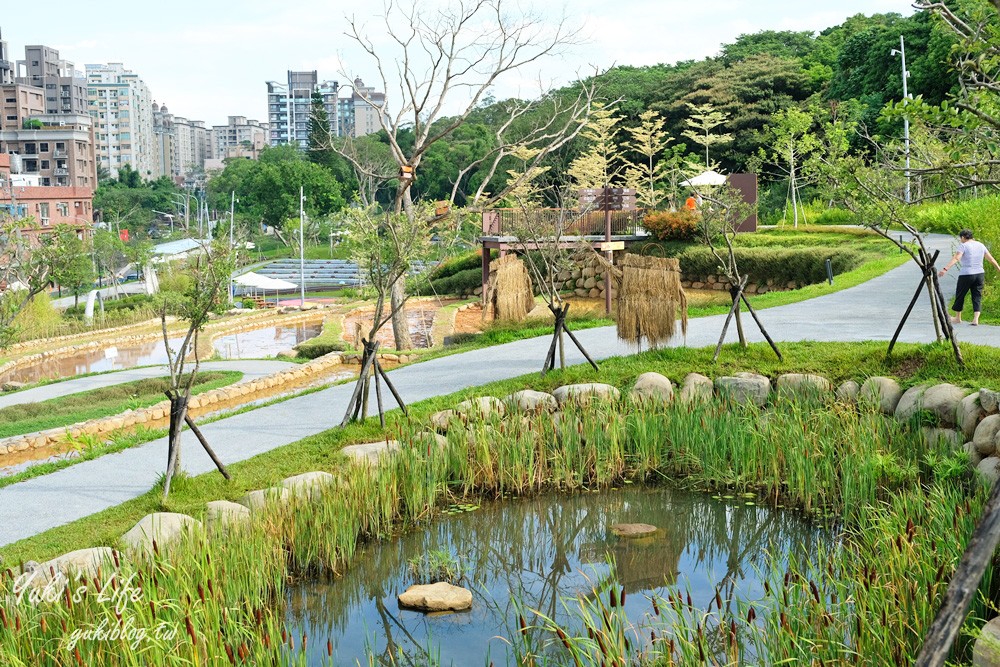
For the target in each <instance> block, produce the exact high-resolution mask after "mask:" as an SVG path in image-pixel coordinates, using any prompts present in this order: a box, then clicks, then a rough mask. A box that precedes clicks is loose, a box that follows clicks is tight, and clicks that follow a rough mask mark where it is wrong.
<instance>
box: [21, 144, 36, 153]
mask: <svg viewBox="0 0 1000 667" xmlns="http://www.w3.org/2000/svg"><path fill="white" fill-rule="evenodd" d="M37 152H38V151H37V149H36V148H35V144H34V142H30V143H26V144H24V154H25V155H34V154H35V153H37Z"/></svg>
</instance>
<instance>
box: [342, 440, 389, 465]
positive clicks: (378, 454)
mask: <svg viewBox="0 0 1000 667" xmlns="http://www.w3.org/2000/svg"><path fill="white" fill-rule="evenodd" d="M396 451H399V443H398V442H396V441H395V440H381V441H379V442H365V443H362V444H360V445H351V446H350V447H344V448H343V449H341V450H340V453H341V454H343V455H344V456H347V457H348V458H350V459H352V460H353V461H354V462H355V463H369V464H370V463H377V462H378V460H379V459H380V458H382V457H383V456H386V455H387V454H391V453H392V452H396Z"/></svg>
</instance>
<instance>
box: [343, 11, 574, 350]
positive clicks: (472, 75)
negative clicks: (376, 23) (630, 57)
mask: <svg viewBox="0 0 1000 667" xmlns="http://www.w3.org/2000/svg"><path fill="white" fill-rule="evenodd" d="M508 4H509V3H508V2H507V1H506V0H473V1H471V2H464V1H462V0H457V1H456V2H455V3H454V4H452V5H449V6H447V7H445V8H433V9H421V8H420V5H418V3H417V2H415V0H414V1H412V2H410V3H408V4H406V5H397V4H394V3H392V2H388V3H387V4H386V5H385V11H384V13H383V17H382V20H383V22H384V28H383V29H382V30H380V31H379V33H380V34H382V35H385V36H386V37H388V40H389V42H390V43H391V47H389V48H386V47H384V46H381V45H379V46H377V45H376V44H375V42H374V41H373V40H372V39H371V37H369V35H368V32H367V30H366V28H365V26H363V25H361V24H359V23H358V21H357V20H355V19H350V20H349V22H348V26H349V28H348V30H347V33H346V34H347V37H348V38H349V39H351V40H352V41H354V42H355V43H356V44H357V45H358V46H360V47H361V49H362V51H363V52H364V53H365V54H366V56H367V59H368V60H369V61H370V62H371V63H372V64H373V65H374V68H375V69H376V70H377V71H378V76H379V79H380V81H381V84H382V88H381V89H382V90H383V91H390V90H394V89H395V90H397V91H398V96H396V97H395V98H394V97H393V96H392V95H387V96H385V97H384V98H383V97H378V98H377V97H376V96H374V95H372V94H371V92H370V91H369V90H365V89H364V88H358V89H356V90H355V91H354V92H355V94H356V95H358V96H359V97H360V98H361V99H362V100H363V101H364V102H365V103H366V104H367V105H368V106H370V107H371V108H372V109H373V110H374V111H375V115H376V117H377V118H378V122H379V125H380V127H381V129H382V130H384V131H385V134H386V137H387V141H388V144H389V148H390V152H391V155H392V158H393V160H394V161H395V163H396V165H397V167H398V169H399V173H398V174H397V176H398V180H397V186H396V192H395V195H394V197H393V206H392V209H393V210H394V211H395V212H397V213H398V212H402V211H405V212H406V214H407V216H409V217H410V219H411V220H412V219H413V218H414V212H413V206H412V204H413V201H412V194H411V191H410V186H411V185H412V184H413V179H414V178H416V177H417V174H418V169H419V167H420V162H421V160H422V159H423V157H424V155H425V154H426V153H427V150H428V149H429V148H430V147H431V146H433V145H434V144H435V143H437V142H438V141H440V140H442V139H444V138H446V137H448V136H449V135H450V134H451V133H452V132H454V131H455V130H456V129H457V128H459V127H461V126H462V125H463V124H464V123H465V122H466V121H467V120H468V118H469V116H470V114H471V113H472V112H473V110H474V109H475V108H476V107H477V106H478V105H479V103H480V102H481V101H482V100H483V99H484V97H485V96H486V95H487V92H488V91H489V90H490V88H491V87H493V86H494V85H495V84H496V83H497V82H498V80H500V79H502V78H503V77H504V76H505V75H508V74H511V73H513V72H516V71H518V70H521V69H522V68H524V67H527V66H531V65H535V64H540V63H541V62H542V61H543V60H544V59H546V58H548V57H551V56H555V55H558V54H559V53H560V52H562V51H563V49H565V48H566V47H568V46H570V45H572V44H574V43H575V42H576V41H577V40H578V31H577V30H575V29H572V28H570V27H569V25H568V24H567V22H566V20H565V19H562V20H559V21H556V22H554V23H553V22H551V21H542V20H541V19H540V18H538V17H536V16H532V15H513V14H510V13H508V11H507V6H508ZM345 75H346V76H347V78H349V79H353V78H354V77H353V76H351V75H349V74H347V73H346V72H345ZM396 82H398V85H394V84H395V83H396ZM591 90H592V89H591ZM456 97H461V101H460V102H458V109H459V110H458V111H457V112H455V111H454V108H455V107H454V103H455V98H456ZM390 104H392V105H393V106H394V107H395V108H396V111H395V112H391V111H390ZM584 106H586V107H589V99H588V104H587V105H584ZM569 115H570V117H572V116H573V114H572V113H570V114H569ZM560 122H561V121H560ZM508 127H509V126H508ZM558 127H559V126H558V124H557V125H556V126H554V127H553V128H550V130H551V131H550V130H545V129H541V130H540V131H539V132H540V133H539V134H538V135H536V136H538V137H539V140H540V141H541V140H542V139H541V137H545V136H549V137H550V139H549V141H548V144H556V143H559V141H560V140H561V139H562V138H563V137H564V136H565V134H566V132H567V131H570V132H571V131H573V130H578V129H579V126H578V125H574V124H573V123H572V122H568V123H567V124H565V125H563V126H562V127H563V132H562V133H560V132H558V131H556V130H557V129H558ZM404 130H405V131H406V133H407V135H408V136H412V139H413V142H412V145H408V144H405V143H404V142H403V141H402V139H401V133H402V132H403V131H404ZM335 146H336V144H334V147H335ZM502 152H503V151H502V150H501V151H500V152H496V153H495V154H494V156H493V158H494V161H495V162H494V164H495V165H499V163H500V160H502V158H503V157H504V156H503V155H502ZM341 154H342V155H343V156H344V157H345V158H347V159H348V160H350V159H351V155H350V153H349V152H347V151H341ZM545 154H547V153H545ZM545 154H539V156H538V157H537V158H536V159H537V160H538V161H541V160H542V159H544V155H545ZM353 164H354V166H355V169H356V170H357V169H359V167H360V166H361V165H360V163H359V162H353ZM460 181H461V179H459V182H460ZM457 187H458V186H457V185H456V188H457ZM480 194H481V193H480ZM403 300H405V289H404V285H403V281H402V279H401V278H400V279H398V280H397V281H396V282H395V283H394V284H393V285H392V287H391V290H390V303H391V306H392V308H391V312H392V313H393V318H392V325H393V334H394V336H395V339H396V347H397V348H398V349H407V348H409V347H411V345H410V340H409V332H408V330H407V327H406V323H405V321H404V319H403V312H402V307H401V302H402V301H403Z"/></svg>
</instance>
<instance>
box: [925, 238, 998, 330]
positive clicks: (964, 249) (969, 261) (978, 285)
mask: <svg viewBox="0 0 1000 667" xmlns="http://www.w3.org/2000/svg"><path fill="white" fill-rule="evenodd" d="M958 239H959V240H960V241H961V242H962V245H960V246H959V248H958V252H956V253H955V256H954V257H952V258H951V261H950V262H948V264H947V265H945V267H944V268H943V269H941V270H940V271H939V272H938V275H939V276H943V275H944V274H946V273H947V272H948V269H950V268H951V267H952V266H954V265H955V264H956V263H961V267H962V269H961V271H959V274H958V285H957V286H956V287H955V303H953V304H952V305H951V311H952V312H953V313H954V315H952V318H951V321H952V322H954V323H956V324H958V323H959V322H961V321H962V309H963V308H965V295H966V294H968V293H969V292H972V322H971V324H972V326H976V325H977V324H979V312H980V311H981V310H982V307H983V284H984V283H985V282H986V270H985V269H984V268H983V260H984V259H988V260H989V261H990V263H991V264H992V265H993V266H995V267H996V270H997V271H1000V264H997V261H996V260H995V259H993V255H991V254H990V251H989V250H987V249H986V246H984V245H983V244H982V243H980V242H979V241H974V240H972V230H970V229H963V230H962V231H960V232H959V233H958Z"/></svg>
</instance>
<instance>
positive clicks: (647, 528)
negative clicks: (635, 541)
mask: <svg viewBox="0 0 1000 667" xmlns="http://www.w3.org/2000/svg"><path fill="white" fill-rule="evenodd" d="M656 531H657V528H656V526H652V525H650V524H648V523H616V524H615V525H613V526H611V532H612V533H614V534H615V535H617V536H618V537H647V536H649V535H652V534H653V533H655V532H656Z"/></svg>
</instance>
